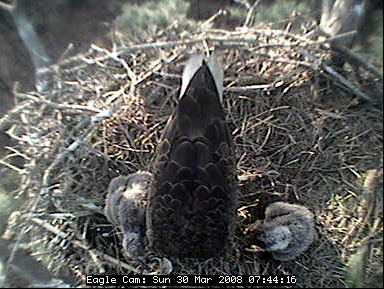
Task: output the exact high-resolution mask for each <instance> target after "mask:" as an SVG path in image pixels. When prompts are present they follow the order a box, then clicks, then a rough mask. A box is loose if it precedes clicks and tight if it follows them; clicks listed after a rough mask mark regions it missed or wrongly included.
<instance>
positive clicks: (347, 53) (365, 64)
mask: <svg viewBox="0 0 384 289" xmlns="http://www.w3.org/2000/svg"><path fill="white" fill-rule="evenodd" d="M333 49H334V50H335V51H337V52H339V53H342V54H344V55H345V56H346V58H347V61H349V62H350V63H354V64H356V65H358V66H361V67H362V68H364V69H365V70H366V71H368V72H370V73H372V74H373V75H375V76H376V77H377V78H379V79H380V80H381V81H383V75H382V74H381V73H380V71H378V70H377V69H376V68H375V67H374V66H373V65H372V64H370V63H369V62H368V61H366V60H363V59H362V58H361V57H359V56H358V55H357V54H356V53H354V52H352V51H351V50H350V49H348V48H346V47H342V46H335V47H333Z"/></svg>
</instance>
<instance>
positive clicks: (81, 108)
mask: <svg viewBox="0 0 384 289" xmlns="http://www.w3.org/2000/svg"><path fill="white" fill-rule="evenodd" d="M178 29H179V28H178V27H176V26H175V27H172V28H171V29H169V30H167V31H166V32H164V33H160V34H158V35H157V36H156V37H154V38H153V39H152V40H151V41H150V42H149V43H147V44H139V45H137V44H133V43H126V45H125V47H122V48H119V49H117V50H115V51H108V50H105V49H101V48H99V47H96V46H93V47H92V49H91V50H90V51H89V52H88V53H86V54H83V55H79V56H76V57H74V58H71V59H67V60H65V61H63V62H61V63H59V64H57V65H55V66H53V67H52V68H51V70H50V77H51V82H50V85H51V86H50V88H49V90H48V91H46V93H40V94H38V93H36V92H30V93H21V92H19V91H17V89H16V90H15V95H16V96H17V102H18V104H17V106H16V107H15V108H14V109H13V110H12V111H10V113H9V114H8V115H7V116H6V117H5V118H3V119H2V120H1V121H0V127H5V126H7V127H8V128H9V130H8V133H9V134H10V135H11V137H13V138H14V139H16V140H17V141H18V145H17V146H16V147H15V148H13V151H12V153H11V154H10V156H8V158H7V161H8V162H10V161H11V159H12V156H15V155H17V156H18V157H20V156H22V157H23V158H24V161H25V165H24V168H23V169H18V168H15V167H14V166H12V165H10V164H9V165H8V166H9V167H12V168H13V169H14V170H17V171H18V172H19V173H20V178H21V181H20V185H19V189H18V191H17V192H18V194H19V195H23V196H25V197H26V199H27V201H26V203H25V206H24V207H23V209H22V210H20V211H19V212H18V213H17V214H16V215H15V216H14V218H13V219H12V221H11V222H10V223H9V230H10V231H11V232H14V234H17V235H18V236H22V238H20V239H21V240H23V241H24V242H27V243H29V245H30V248H31V250H33V251H34V252H35V253H36V254H38V255H39V256H40V257H41V259H42V261H43V262H44V263H45V264H47V266H48V268H49V269H50V270H51V271H53V272H54V273H60V272H62V271H63V270H64V271H65V272H67V273H70V274H71V275H72V276H76V278H77V282H78V284H79V286H83V285H84V284H85V276H86V275H87V274H135V273H141V272H145V273H156V272H161V270H163V269H164V268H161V266H160V265H161V264H162V262H161V259H159V264H144V265H143V264H137V263H135V262H134V261H133V260H129V259H127V258H126V257H125V256H124V255H123V253H122V251H121V233H120V231H119V229H118V228H116V227H114V226H113V225H112V224H110V223H109V222H108V221H107V219H106V218H105V216H104V215H103V207H104V200H105V196H106V192H107V187H108V184H109V182H110V181H111V180H112V178H114V177H116V176H118V175H127V174H130V173H134V172H136V171H137V170H148V169H149V168H150V165H151V162H152V161H153V159H154V155H155V152H156V147H157V144H158V143H159V139H160V136H161V132H162V130H163V128H164V127H165V124H166V121H167V119H168V117H169V116H170V114H171V113H172V111H173V108H174V107H175V104H176V102H177V97H178V93H179V89H180V83H181V73H182V69H183V65H184V62H185V60H186V59H187V58H188V56H189V54H190V53H192V52H206V51H208V50H213V49H214V50H215V51H216V53H217V54H218V55H219V56H220V57H221V59H222V63H223V65H224V70H225V81H224V86H225V90H224V109H225V112H226V114H227V119H228V121H229V123H230V129H231V131H232V135H233V138H234V142H235V148H236V154H237V170H238V176H239V201H240V202H239V207H238V229H237V232H236V247H235V248H234V250H233V251H230V252H227V254H226V255H225V256H223V257H220V258H213V259H210V260H207V261H205V262H198V261H196V260H178V259H176V260H173V259H172V260H171V261H170V262H171V264H168V267H170V266H171V267H172V268H171V269H170V268H168V271H171V270H172V274H296V275H297V276H298V285H299V286H300V287H301V286H305V287H307V286H308V287H336V286H344V271H345V269H346V266H347V261H348V259H349V257H350V256H351V254H353V253H354V252H355V251H356V250H357V249H358V248H359V247H361V246H363V245H366V244H370V248H371V251H370V252H373V253H371V254H370V257H369V258H370V264H371V265H372V266H374V265H376V264H380V263H382V244H380V243H379V242H377V239H379V238H380V236H381V235H382V207H381V206H380V202H379V198H380V193H378V189H377V188H378V186H377V184H376V183H377V180H375V181H374V182H376V183H374V185H372V186H373V188H372V186H371V187H370V189H367V188H366V187H365V186H364V179H365V177H366V175H367V174H368V172H369V170H375V171H377V169H380V168H382V150H383V147H382V145H383V143H382V142H383V139H382V135H383V127H382V110H381V108H380V105H381V104H379V108H378V106H377V101H376V100H378V99H380V98H381V97H382V82H381V81H382V78H381V75H380V73H378V72H377V71H376V70H375V69H374V68H372V67H371V66H369V65H368V64H366V63H365V62H362V61H361V60H360V59H359V58H358V57H357V56H356V55H354V54H352V53H350V52H349V51H344V52H346V56H345V57H347V59H349V60H351V62H353V63H354V64H356V63H357V65H359V66H360V68H359V71H356V70H355V71H347V70H342V71H340V70H336V69H334V68H332V66H330V65H328V64H327V63H328V60H329V59H330V55H331V51H330V48H329V46H328V45H327V41H319V40H316V39H311V38H309V37H305V36H303V35H298V34H291V33H288V32H286V31H280V30H272V29H269V28H268V27H265V28H262V29H260V28H259V29H242V30H236V31H226V30H212V29H207V28H204V27H203V26H202V27H201V28H200V29H199V30H198V31H195V32H194V33H187V32H180V31H178ZM175 35H180V38H178V39H177V40H176V39H175ZM355 66H356V65H355ZM3 164H4V162H3ZM381 194H382V193H381ZM367 196H368V197H367ZM278 200H282V201H288V202H293V203H299V204H303V205H305V206H307V207H308V208H309V209H310V210H311V211H312V212H314V214H315V215H316V225H317V228H316V229H317V232H318V238H317V240H316V241H315V242H314V243H313V245H312V246H311V247H310V249H309V250H308V251H307V252H306V253H305V254H303V255H302V256H300V257H299V258H298V259H296V260H295V261H290V262H285V263H279V262H275V261H273V260H271V258H269V257H268V256H267V257H265V256H262V255H259V254H257V253H255V252H252V250H251V249H250V248H251V246H252V244H253V242H254V240H253V238H252V236H251V235H249V234H247V230H246V227H247V226H248V225H249V224H252V223H254V222H255V221H256V220H258V219H261V218H263V213H264V209H265V207H266V205H268V204H269V203H271V202H273V201H278ZM372 268H373V267H372ZM372 270H373V269H372Z"/></svg>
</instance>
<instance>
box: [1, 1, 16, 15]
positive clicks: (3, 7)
mask: <svg viewBox="0 0 384 289" xmlns="http://www.w3.org/2000/svg"><path fill="white" fill-rule="evenodd" d="M16 5H17V3H16V1H15V4H14V5H12V4H7V3H4V2H0V10H5V11H7V12H9V13H11V14H12V13H13V11H15V9H16Z"/></svg>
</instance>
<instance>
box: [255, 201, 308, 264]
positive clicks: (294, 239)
mask: <svg viewBox="0 0 384 289" xmlns="http://www.w3.org/2000/svg"><path fill="white" fill-rule="evenodd" d="M265 216H266V217H265V219H264V221H263V222H262V223H261V224H256V225H255V226H253V228H250V229H251V230H252V231H255V233H256V239H257V240H259V241H261V242H263V244H264V246H263V247H262V251H269V252H271V253H272V256H273V258H274V259H276V260H279V261H287V260H292V259H294V258H296V257H297V256H298V255H300V254H301V253H303V252H304V251H305V250H307V249H308V247H309V245H310V244H311V243H312V242H313V240H314V237H315V229H314V216H313V214H312V213H311V212H310V211H309V210H308V209H307V208H305V207H303V206H299V205H293V204H288V203H284V202H276V203H272V204H271V205H269V206H268V207H267V209H266V211H265Z"/></svg>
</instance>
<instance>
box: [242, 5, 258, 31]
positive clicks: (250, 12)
mask: <svg viewBox="0 0 384 289" xmlns="http://www.w3.org/2000/svg"><path fill="white" fill-rule="evenodd" d="M260 1H261V0H257V1H256V2H255V3H253V5H252V6H251V7H250V8H249V10H248V14H247V18H245V21H244V24H243V27H249V26H250V25H251V24H252V23H251V21H252V16H253V13H254V12H255V9H256V7H257V6H258V5H259V4H260Z"/></svg>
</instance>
